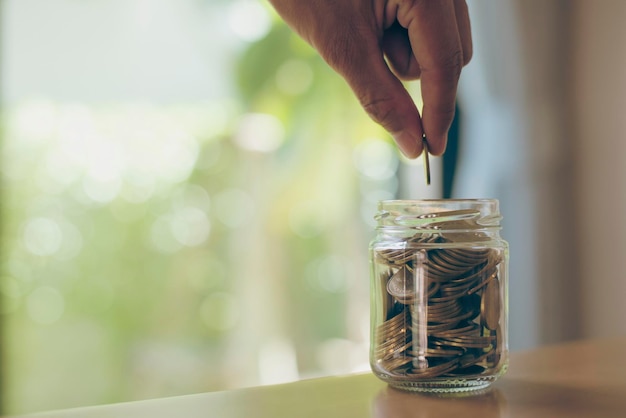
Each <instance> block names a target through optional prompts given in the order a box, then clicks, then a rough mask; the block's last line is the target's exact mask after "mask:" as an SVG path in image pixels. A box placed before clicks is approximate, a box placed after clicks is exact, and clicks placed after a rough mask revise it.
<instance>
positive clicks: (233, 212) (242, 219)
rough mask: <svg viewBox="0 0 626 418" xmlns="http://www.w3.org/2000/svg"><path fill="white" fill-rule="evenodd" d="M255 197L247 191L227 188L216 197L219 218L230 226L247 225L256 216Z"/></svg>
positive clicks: (216, 209)
mask: <svg viewBox="0 0 626 418" xmlns="http://www.w3.org/2000/svg"><path fill="white" fill-rule="evenodd" d="M254 211H255V202H254V199H252V197H251V196H250V195H249V194H248V193H247V192H245V191H243V190H239V189H227V190H224V191H222V192H221V193H219V194H218V195H217V196H216V197H215V212H216V213H215V214H216V216H217V219H219V221H220V222H222V223H223V224H224V225H226V226H228V227H230V228H239V227H241V226H245V225H247V224H248V223H249V222H250V220H251V219H252V217H253V216H254Z"/></svg>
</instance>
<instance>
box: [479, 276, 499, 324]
mask: <svg viewBox="0 0 626 418" xmlns="http://www.w3.org/2000/svg"><path fill="white" fill-rule="evenodd" d="M500 308H501V307H500V281H499V280H498V278H497V277H494V278H493V279H492V280H491V281H489V283H487V285H486V286H485V288H484V289H483V294H482V297H481V300H480V321H481V324H482V325H483V326H484V327H485V328H487V329H489V330H491V331H495V330H496V329H498V323H499V322H500Z"/></svg>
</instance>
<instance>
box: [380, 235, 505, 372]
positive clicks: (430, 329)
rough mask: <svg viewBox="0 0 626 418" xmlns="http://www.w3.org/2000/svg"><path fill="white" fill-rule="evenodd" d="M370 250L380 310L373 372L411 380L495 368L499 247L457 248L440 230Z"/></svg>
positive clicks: (498, 342) (498, 328)
mask: <svg viewBox="0 0 626 418" xmlns="http://www.w3.org/2000/svg"><path fill="white" fill-rule="evenodd" d="M399 247H402V248H399ZM375 251H376V253H375V261H376V263H378V264H379V266H378V267H379V269H378V271H379V272H381V273H380V274H379V276H378V280H379V282H378V285H379V286H380V287H381V288H380V289H379V290H380V292H379V294H380V295H382V299H383V300H382V309H383V314H384V321H383V322H382V323H380V324H378V325H377V326H376V328H375V330H374V342H375V346H374V348H373V350H374V353H373V354H374V359H375V367H376V368H377V369H378V370H379V371H380V372H382V373H386V374H389V375H391V376H393V377H394V378H396V379H397V378H400V379H402V378H406V379H407V380H412V379H415V378H425V379H430V378H439V377H444V378H453V377H455V376H468V375H480V374H483V373H485V374H488V373H492V372H493V371H494V370H496V369H497V368H498V367H499V363H500V356H501V351H502V348H503V347H502V338H503V335H502V326H503V324H502V323H501V322H502V321H501V318H502V317H503V313H502V311H503V308H504V307H503V306H502V300H503V295H502V294H501V286H500V278H499V271H500V269H499V266H500V263H502V261H503V255H502V254H501V253H500V251H499V250H496V249H493V248H482V247H459V246H455V245H454V244H453V243H451V242H450V240H448V239H446V238H445V237H443V236H441V235H440V234H421V233H420V234H418V235H416V236H414V237H413V238H411V239H409V240H407V241H405V242H404V243H403V245H402V246H396V247H395V248H388V249H377V250H375Z"/></svg>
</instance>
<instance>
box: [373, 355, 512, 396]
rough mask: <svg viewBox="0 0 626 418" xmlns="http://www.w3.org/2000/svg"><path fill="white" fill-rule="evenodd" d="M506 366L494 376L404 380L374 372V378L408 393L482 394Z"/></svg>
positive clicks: (501, 373)
mask: <svg viewBox="0 0 626 418" xmlns="http://www.w3.org/2000/svg"><path fill="white" fill-rule="evenodd" d="M507 366H508V365H507V364H506V363H505V364H503V365H502V367H501V368H500V370H499V371H498V372H497V373H495V374H490V375H482V376H479V375H475V376H466V377H462V378H461V377H440V378H435V379H421V380H417V379H416V380H406V379H401V380H400V379H396V378H394V376H393V375H390V374H387V373H384V372H380V371H378V372H377V371H375V373H374V374H375V375H376V377H378V378H379V379H381V380H382V381H384V382H386V383H387V384H388V385H389V386H391V387H393V388H395V389H399V390H403V391H408V392H420V393H431V394H437V395H446V394H449V395H454V394H467V395H471V394H473V393H476V394H480V393H484V392H485V390H486V389H488V388H489V386H491V385H492V384H493V383H494V382H495V381H496V380H498V378H499V377H500V376H502V375H503V374H504V373H505V372H506V370H507V368H508V367H507Z"/></svg>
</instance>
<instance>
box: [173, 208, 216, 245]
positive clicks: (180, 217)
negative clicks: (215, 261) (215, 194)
mask: <svg viewBox="0 0 626 418" xmlns="http://www.w3.org/2000/svg"><path fill="white" fill-rule="evenodd" d="M171 228H172V235H173V236H174V238H175V239H176V240H177V241H178V242H180V243H181V244H183V245H185V246H187V247H195V246H198V245H200V244H202V243H203V242H205V241H206V239H207V238H208V236H209V232H210V231H211V223H210V222H209V218H208V217H207V216H206V214H205V213H204V212H203V211H201V210H200V209H198V208H194V207H184V208H181V209H178V210H177V211H176V213H175V214H174V216H173V217H172V218H171Z"/></svg>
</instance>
